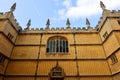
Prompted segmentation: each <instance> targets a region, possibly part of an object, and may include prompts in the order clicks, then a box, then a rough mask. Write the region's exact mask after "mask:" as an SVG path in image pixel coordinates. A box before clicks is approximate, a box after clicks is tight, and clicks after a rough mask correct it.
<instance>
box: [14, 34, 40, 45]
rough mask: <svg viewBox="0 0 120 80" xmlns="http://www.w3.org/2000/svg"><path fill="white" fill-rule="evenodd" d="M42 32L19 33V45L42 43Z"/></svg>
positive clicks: (17, 41)
mask: <svg viewBox="0 0 120 80" xmlns="http://www.w3.org/2000/svg"><path fill="white" fill-rule="evenodd" d="M40 38H41V37H40V34H23V35H19V36H18V38H17V40H16V44H19V45H31V44H33V45H36V44H40Z"/></svg>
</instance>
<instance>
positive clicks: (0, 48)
mask: <svg viewBox="0 0 120 80" xmlns="http://www.w3.org/2000/svg"><path fill="white" fill-rule="evenodd" d="M12 48H13V44H12V43H11V42H10V41H9V40H8V39H7V38H6V37H5V36H4V35H3V34H0V52H1V53H3V54H4V55H6V56H8V57H9V56H10V54H11V51H12Z"/></svg>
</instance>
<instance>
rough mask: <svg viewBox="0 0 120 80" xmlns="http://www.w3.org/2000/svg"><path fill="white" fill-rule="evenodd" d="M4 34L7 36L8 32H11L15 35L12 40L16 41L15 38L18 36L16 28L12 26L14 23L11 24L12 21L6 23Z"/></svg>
mask: <svg viewBox="0 0 120 80" xmlns="http://www.w3.org/2000/svg"><path fill="white" fill-rule="evenodd" d="M3 32H4V34H5V35H6V36H7V35H8V33H10V34H11V35H12V36H13V39H12V41H13V42H15V39H16V37H17V32H16V30H15V29H14V28H13V27H12V25H11V24H10V22H7V24H5V27H4V31H3Z"/></svg>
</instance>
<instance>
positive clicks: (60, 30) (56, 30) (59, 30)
mask: <svg viewBox="0 0 120 80" xmlns="http://www.w3.org/2000/svg"><path fill="white" fill-rule="evenodd" d="M68 32H71V33H72V32H97V30H96V29H94V28H92V27H90V28H85V27H82V28H81V27H77V28H76V27H73V28H71V27H69V28H64V27H62V28H59V27H57V28H45V29H44V28H36V29H35V28H31V29H27V30H26V29H24V30H23V31H22V32H21V33H68Z"/></svg>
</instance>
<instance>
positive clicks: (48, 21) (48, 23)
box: [46, 19, 50, 28]
mask: <svg viewBox="0 0 120 80" xmlns="http://www.w3.org/2000/svg"><path fill="white" fill-rule="evenodd" d="M49 26H50V20H49V19H48V20H47V23H46V28H49Z"/></svg>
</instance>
